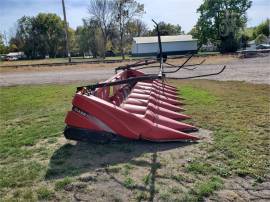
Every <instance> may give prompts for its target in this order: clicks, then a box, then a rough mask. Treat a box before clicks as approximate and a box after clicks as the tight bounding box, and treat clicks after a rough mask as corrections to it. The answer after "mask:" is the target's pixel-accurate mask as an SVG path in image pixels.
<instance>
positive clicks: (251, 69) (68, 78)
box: [0, 55, 270, 86]
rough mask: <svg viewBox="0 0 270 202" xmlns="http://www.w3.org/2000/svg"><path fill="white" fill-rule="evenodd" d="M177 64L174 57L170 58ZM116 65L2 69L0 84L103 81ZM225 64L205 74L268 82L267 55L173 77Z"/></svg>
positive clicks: (269, 66) (269, 57) (178, 74)
mask: <svg viewBox="0 0 270 202" xmlns="http://www.w3.org/2000/svg"><path fill="white" fill-rule="evenodd" d="M170 62H171V63H174V64H176V63H177V62H178V61H177V60H172V61H170ZM116 65H117V64H110V66H109V67H108V66H105V65H101V67H96V66H95V67H93V68H92V67H91V65H90V64H89V65H88V66H83V67H79V68H77V67H75V66H72V67H65V68H62V69H61V68H57V69H51V70H48V68H47V69H46V68H45V69H38V70H28V71H20V70H19V71H17V70H16V71H12V70H10V71H2V72H1V74H0V86H13V85H20V84H46V83H71V82H80V83H81V82H83V83H84V82H93V81H100V80H105V79H107V78H108V77H110V76H111V75H113V74H114V70H113V69H114V67H116ZM223 65H227V69H226V70H225V71H224V72H223V73H222V74H221V75H218V76H211V77H207V79H211V80H221V81H229V80H235V81H246V82H251V83H258V84H260V83H261V84H270V55H268V56H266V57H257V58H248V59H236V60H232V61H230V62H220V63H218V64H207V65H201V67H199V68H198V69H196V70H195V71H189V70H182V71H180V72H177V73H175V74H171V75H170V76H173V77H185V76H192V75H198V74H205V73H213V72H216V71H218V70H219V69H221V68H222V66H223ZM157 71H158V70H157V69H152V70H151V69H148V70H146V72H147V73H155V72H157Z"/></svg>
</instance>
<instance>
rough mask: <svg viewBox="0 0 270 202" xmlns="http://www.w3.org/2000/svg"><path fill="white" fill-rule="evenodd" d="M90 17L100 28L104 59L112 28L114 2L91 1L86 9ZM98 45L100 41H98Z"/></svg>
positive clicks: (105, 0) (104, 0) (108, 0)
mask: <svg viewBox="0 0 270 202" xmlns="http://www.w3.org/2000/svg"><path fill="white" fill-rule="evenodd" d="M88 12H89V14H90V17H91V18H92V19H94V20H95V21H96V22H97V23H98V26H99V28H100V31H101V33H102V36H103V52H102V55H103V57H105V53H106V46H107V42H108V37H109V35H110V29H111V27H112V24H113V22H114V21H115V19H114V2H113V1H111V0H91V1H90V5H89V7H88ZM99 43H100V41H99Z"/></svg>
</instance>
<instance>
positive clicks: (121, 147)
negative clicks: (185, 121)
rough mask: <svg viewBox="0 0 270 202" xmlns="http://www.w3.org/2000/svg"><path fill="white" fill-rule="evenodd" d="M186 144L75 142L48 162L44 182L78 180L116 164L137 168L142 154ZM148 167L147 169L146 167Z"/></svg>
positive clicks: (59, 150)
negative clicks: (67, 178)
mask: <svg viewBox="0 0 270 202" xmlns="http://www.w3.org/2000/svg"><path fill="white" fill-rule="evenodd" d="M190 144H192V143H189V142H171V143H151V142H143V141H127V142H119V143H110V144H90V143H84V142H77V144H75V145H72V144H65V145H63V146H62V147H61V148H59V149H58V150H57V151H55V153H54V154H53V156H52V157H51V159H50V162H49V168H48V170H47V173H46V175H45V179H48V180H49V179H58V178H63V177H66V176H78V175H80V174H82V173H85V172H89V171H94V170H95V169H99V168H107V167H108V166H112V165H117V164H119V163H131V164H140V163H145V162H140V161H134V160H133V158H134V157H139V156H141V155H143V154H146V153H156V152H160V151H166V150H171V149H174V148H179V147H184V146H187V145H190ZM146 166H150V167H151V165H146Z"/></svg>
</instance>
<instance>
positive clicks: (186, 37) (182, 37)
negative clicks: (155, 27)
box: [133, 35, 197, 43]
mask: <svg viewBox="0 0 270 202" xmlns="http://www.w3.org/2000/svg"><path fill="white" fill-rule="evenodd" d="M133 40H134V41H135V43H157V42H158V37H157V36H147V37H134V38H133ZM176 41H197V39H193V38H192V36H191V35H174V36H161V42H176Z"/></svg>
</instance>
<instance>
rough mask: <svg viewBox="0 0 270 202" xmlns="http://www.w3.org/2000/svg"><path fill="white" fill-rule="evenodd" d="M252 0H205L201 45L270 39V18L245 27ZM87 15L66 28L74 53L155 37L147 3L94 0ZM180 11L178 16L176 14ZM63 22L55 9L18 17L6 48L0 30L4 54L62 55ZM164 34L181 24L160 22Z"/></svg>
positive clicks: (98, 52) (232, 46)
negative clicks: (148, 21) (146, 20)
mask: <svg viewBox="0 0 270 202" xmlns="http://www.w3.org/2000/svg"><path fill="white" fill-rule="evenodd" d="M251 5H252V2H251V1H250V0H230V1H227V0H204V1H203V3H202V5H201V6H200V7H199V8H198V9H197V12H198V13H199V19H198V21H197V23H196V25H195V26H194V28H193V29H192V30H191V31H190V32H189V34H191V35H193V37H194V38H197V39H198V42H199V45H203V44H208V43H211V44H213V45H215V46H216V47H217V48H218V49H219V51H221V52H234V51H236V50H237V49H238V48H239V47H240V46H246V44H247V41H249V40H252V39H256V41H257V42H260V41H263V40H265V38H266V37H269V19H267V20H266V21H265V22H263V23H262V24H260V25H259V26H258V27H255V28H246V22H247V16H246V12H247V10H248V9H249V8H250V7H251ZM88 13H89V17H88V18H87V19H83V25H82V26H78V27H77V28H76V29H75V30H73V29H72V28H70V27H69V28H68V36H69V44H70V50H71V54H72V55H73V56H79V55H85V54H86V55H93V57H106V56H108V55H111V54H118V55H121V56H122V58H124V57H125V54H129V53H130V50H131V46H132V39H133V37H139V36H155V35H156V33H157V30H156V28H154V29H152V30H149V29H148V27H147V25H146V24H145V23H144V22H143V21H142V20H141V18H142V16H143V15H144V13H145V9H144V5H143V4H141V3H139V2H137V1H136V0H91V1H90V3H89V6H88ZM175 15H177V14H175ZM64 25H65V24H64V22H63V21H62V20H61V18H60V17H59V16H57V15H56V14H52V13H40V14H38V15H37V16H34V17H28V16H23V17H22V18H20V19H19V20H18V21H17V28H16V33H15V35H14V36H12V38H11V39H10V41H9V45H8V46H6V45H5V44H4V43H3V35H1V34H0V53H7V52H9V51H23V52H24V53H25V54H26V56H27V57H28V58H44V57H46V56H49V57H63V56H65V55H66V51H65V32H64ZM159 26H160V32H161V35H176V34H184V32H183V31H182V29H181V26H180V25H173V24H170V23H165V22H161V23H160V25H159Z"/></svg>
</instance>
